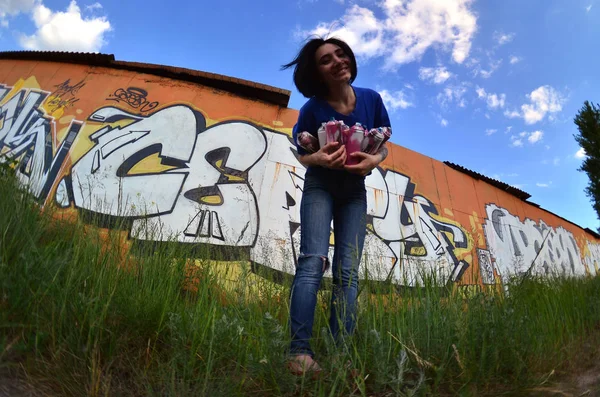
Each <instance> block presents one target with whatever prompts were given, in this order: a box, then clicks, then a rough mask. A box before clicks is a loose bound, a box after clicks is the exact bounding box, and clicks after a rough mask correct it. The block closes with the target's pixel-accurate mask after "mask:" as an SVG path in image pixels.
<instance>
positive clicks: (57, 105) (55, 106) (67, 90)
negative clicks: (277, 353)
mask: <svg viewBox="0 0 600 397" xmlns="http://www.w3.org/2000/svg"><path fill="white" fill-rule="evenodd" d="M70 83H71V79H67V80H65V81H63V82H62V83H60V84H57V85H55V86H54V87H55V88H56V90H55V91H54V92H53V93H52V94H51V98H52V99H50V100H49V101H48V103H47V105H48V110H51V111H52V112H56V111H58V110H59V109H67V108H70V107H73V106H74V105H75V104H76V103H77V102H79V98H76V97H75V95H77V93H78V92H79V90H80V89H82V88H83V87H84V86H85V77H84V78H83V79H82V80H81V81H79V82H78V83H76V84H74V85H69V84H70ZM69 96H70V98H68V97H69ZM67 98H68V99H67Z"/></svg>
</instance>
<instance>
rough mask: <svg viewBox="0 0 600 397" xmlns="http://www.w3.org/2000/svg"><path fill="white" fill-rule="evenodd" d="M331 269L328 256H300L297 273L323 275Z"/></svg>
mask: <svg viewBox="0 0 600 397" xmlns="http://www.w3.org/2000/svg"><path fill="white" fill-rule="evenodd" d="M328 269H329V258H328V257H327V255H318V254H300V256H299V257H298V266H297V269H296V273H299V272H300V273H310V274H319V275H323V273H325V272H326V271H327V270H328Z"/></svg>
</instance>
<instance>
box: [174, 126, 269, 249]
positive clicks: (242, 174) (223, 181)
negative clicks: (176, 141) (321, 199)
mask: <svg viewBox="0 0 600 397" xmlns="http://www.w3.org/2000/svg"><path fill="white" fill-rule="evenodd" d="M234 123H235V124H246V125H249V126H250V127H253V128H255V129H256V130H258V131H259V132H260V134H261V136H262V138H263V139H264V146H263V147H264V149H263V151H262V153H261V154H260V156H258V157H257V158H256V160H255V161H254V162H253V163H252V164H251V165H250V166H248V168H247V170H246V171H242V172H240V171H239V170H235V169H233V168H229V167H226V164H227V158H224V159H222V160H223V164H222V167H223V171H225V172H226V173H230V175H234V176H239V177H241V178H243V181H234V182H232V181H229V180H228V179H227V178H226V177H224V175H223V172H221V170H219V169H218V168H217V167H216V166H215V165H214V164H213V163H212V162H211V161H209V160H208V159H207V156H209V155H210V154H211V153H215V152H217V151H219V150H223V149H229V150H231V149H230V148H228V147H227V146H221V147H218V148H215V149H213V150H211V151H210V152H207V153H205V155H204V158H205V160H206V161H207V162H208V163H209V164H210V165H211V166H213V167H214V168H215V169H217V171H219V173H220V174H221V175H220V176H219V180H218V181H217V182H216V183H215V184H214V185H213V186H214V187H216V188H218V186H217V185H219V184H221V185H229V184H245V185H246V186H247V187H248V190H249V191H250V193H251V194H252V199H253V202H254V205H255V207H256V208H255V209H256V230H260V207H259V205H258V198H257V197H256V193H255V192H254V189H252V186H251V185H250V182H249V181H248V173H249V172H250V170H251V169H252V168H254V167H255V166H256V164H258V162H259V161H260V160H261V159H262V158H263V157H264V156H265V155H266V153H267V151H268V149H269V147H268V145H269V141H268V140H267V136H266V134H265V131H266V130H265V129H263V128H261V127H260V126H258V125H256V124H254V123H251V122H249V121H245V120H226V121H222V122H219V123H216V124H213V125H211V126H210V127H208V128H206V129H205V130H204V131H202V132H201V133H207V132H209V131H210V130H211V129H212V128H216V127H219V126H222V125H227V124H234ZM196 142H197V141H196ZM195 145H196V144H194V147H195ZM230 153H231V151H229V152H228V153H227V156H229V154H230ZM182 186H183V185H182ZM213 186H211V187H213ZM197 191H198V189H197V188H195V189H190V190H188V191H186V192H185V193H184V194H183V196H184V197H185V198H187V199H188V200H191V198H190V197H192V195H193V194H196V193H197ZM186 195H188V196H190V197H188V196H186ZM219 195H220V196H221V198H222V197H223V196H222V194H221V193H220V192H219ZM178 197H179V195H178ZM192 201H194V200H192ZM201 204H203V205H210V204H206V203H201ZM202 211H203V210H199V211H198V213H197V214H196V215H195V216H194V217H193V218H192V219H191V220H190V221H189V222H188V224H187V226H186V227H185V229H184V230H187V229H188V228H189V227H190V226H191V224H192V222H193V221H194V220H195V219H196V218H197V217H198V216H199V215H200V213H201V212H202ZM210 220H211V222H212V216H211V217H210ZM201 221H202V219H201ZM201 224H202V223H200V224H199V225H198V227H199V228H200V227H201ZM211 226H212V224H210V225H209V227H211ZM220 228H221V225H220V224H219V229H220ZM247 228H248V225H246V227H245V228H244V230H242V233H241V237H240V238H239V239H240V240H241V238H242V237H243V235H244V232H245V231H246V230H247ZM198 230H199V229H198ZM221 234H222V233H221ZM222 235H223V234H222ZM186 236H188V237H194V235H191V233H190V234H186ZM196 236H199V235H197V234H196ZM199 237H203V236H199ZM210 237H212V236H210ZM257 240H258V233H256V234H255V235H254V239H253V241H252V243H251V244H250V247H254V246H255V245H256V241H257ZM223 241H224V238H223Z"/></svg>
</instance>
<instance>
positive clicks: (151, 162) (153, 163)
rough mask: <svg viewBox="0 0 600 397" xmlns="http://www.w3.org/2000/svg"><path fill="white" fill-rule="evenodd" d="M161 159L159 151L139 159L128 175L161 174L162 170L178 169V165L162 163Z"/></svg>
mask: <svg viewBox="0 0 600 397" xmlns="http://www.w3.org/2000/svg"><path fill="white" fill-rule="evenodd" d="M161 161H162V160H161V158H160V156H159V155H158V153H153V154H151V155H149V156H148V157H145V158H143V159H142V160H140V161H138V162H137V164H135V165H134V166H133V167H131V169H130V170H129V172H128V173H127V175H140V174H159V173H161V172H165V171H169V170H174V169H177V167H174V166H172V165H164V164H161Z"/></svg>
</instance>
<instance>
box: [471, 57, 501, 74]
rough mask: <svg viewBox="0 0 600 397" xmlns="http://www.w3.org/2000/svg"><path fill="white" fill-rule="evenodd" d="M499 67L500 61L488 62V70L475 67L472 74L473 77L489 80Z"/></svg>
mask: <svg viewBox="0 0 600 397" xmlns="http://www.w3.org/2000/svg"><path fill="white" fill-rule="evenodd" d="M500 65H502V59H498V60H495V61H490V68H489V69H488V70H485V69H481V67H477V68H475V70H474V72H473V73H474V75H475V76H477V75H480V76H481V77H483V78H484V79H489V78H490V77H491V76H492V74H494V72H495V71H496V70H498V68H499V67H500Z"/></svg>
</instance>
